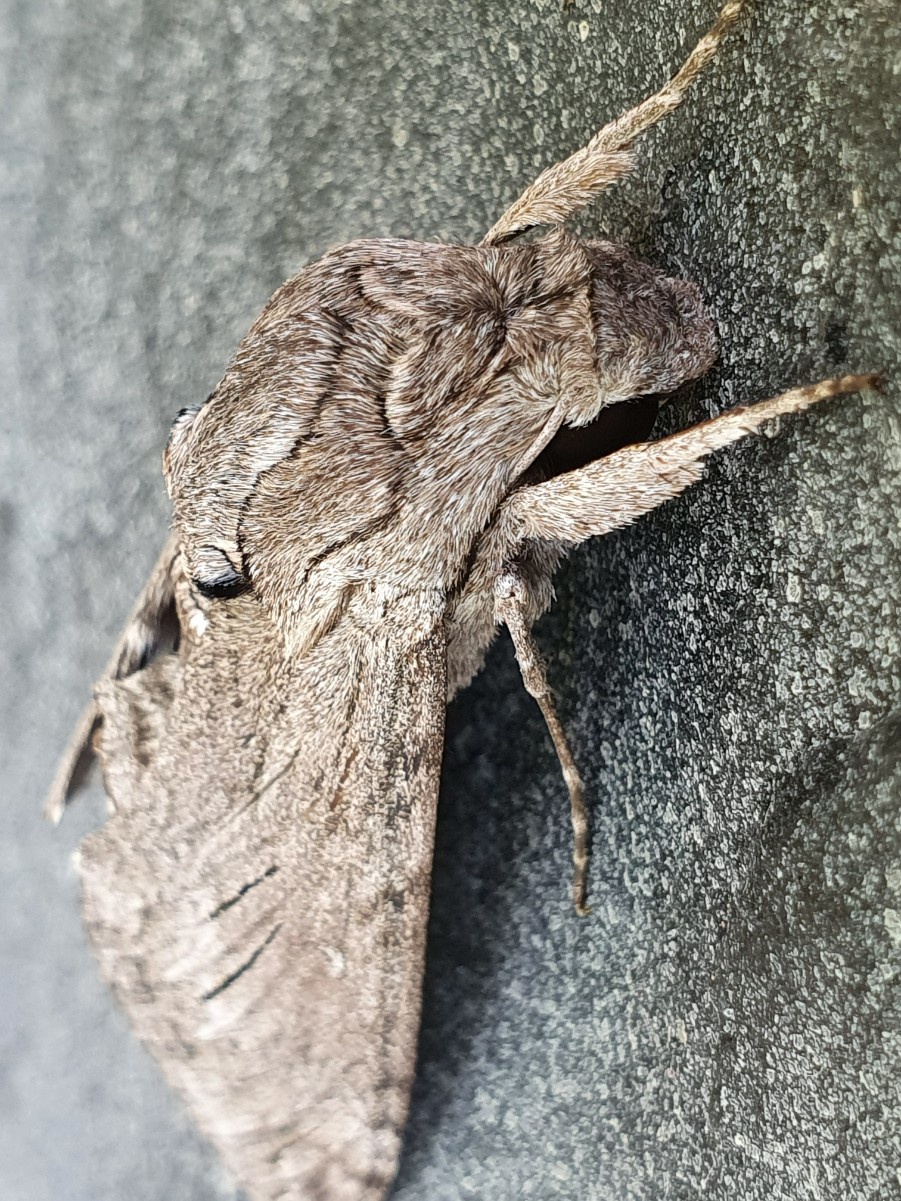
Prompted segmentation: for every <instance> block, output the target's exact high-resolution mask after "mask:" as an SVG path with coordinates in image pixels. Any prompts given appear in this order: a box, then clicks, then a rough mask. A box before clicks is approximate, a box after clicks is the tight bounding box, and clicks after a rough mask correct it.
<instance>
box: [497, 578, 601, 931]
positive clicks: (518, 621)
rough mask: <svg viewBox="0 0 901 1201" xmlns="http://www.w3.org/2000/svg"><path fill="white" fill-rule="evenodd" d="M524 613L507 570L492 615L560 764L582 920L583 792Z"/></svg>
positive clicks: (518, 581) (522, 587)
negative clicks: (500, 624)
mask: <svg viewBox="0 0 901 1201" xmlns="http://www.w3.org/2000/svg"><path fill="white" fill-rule="evenodd" d="M528 610H529V605H528V591H527V588H526V584H525V581H524V580H523V578H522V575H521V574H520V573H519V572H518V571H517V569H516V567H515V566H508V567H507V569H506V570H505V571H504V572H503V574H502V575H500V576H499V577H498V578H497V580H496V581H495V585H494V612H495V616H496V618H497V620H498V621H502V622H503V623H504V625H505V626H506V627H507V629H508V630H509V631H510V637H511V638H512V640H513V648H514V650H515V652H516V659H517V662H518V663H519V670H520V672H521V673H522V680H523V684H525V687H526V691H527V692H528V693H530V695H531V696H533V697H534V698H535V700H536V701H537V702H538V707H539V708H540V709H541V712H542V715H543V717H544V720H545V722H546V723H547V728H548V732H549V733H550V736H551V739H552V740H553V743H554V750H555V751H556V752H557V758H558V759H559V760H560V767H561V768H562V770H563V779H564V780H565V781H566V787H567V790H568V791H569V802H570V813H571V816H572V826H573V836H574V844H573V883H572V898H573V905H574V906H575V909H576V912H577V913H579V914H581V915H583V916H584V915H585V914H587V913H588V909H587V907H586V905H585V893H586V876H587V871H588V857H589V854H588V834H589V830H588V810H587V809H586V807H585V790H584V787H583V785H582V778H581V776H580V775H579V770H578V768H577V767H576V762H575V760H574V759H573V754H572V751H571V750H570V748H569V743H568V742H567V741H566V734H565V733H564V730H563V726H562V725H561V723H560V718H559V717H558V716H557V710H556V708H555V707H554V701H553V697H552V696H551V689H550V685H549V684H548V681H547V672H546V670H545V663H544V660H543V659H542V657H541V652H540V651H539V649H538V644H537V643H536V642H535V638H534V635H533V634H532V625H531V621H530V620H529V617H528Z"/></svg>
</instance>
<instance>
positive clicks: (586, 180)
mask: <svg viewBox="0 0 901 1201" xmlns="http://www.w3.org/2000/svg"><path fill="white" fill-rule="evenodd" d="M745 7H746V0H727V3H726V4H724V5H723V7H722V9H721V10H720V14H719V16H718V17H717V19H716V22H715V23H714V25H713V27H712V28H711V29H710V30H709V31H708V32H707V33H706V34H705V35H704V37H702V38H701V40H700V41H699V42H698V44H697V46H695V48H694V50H692V52H691V54H690V55H689V56H688V58H687V59H686V60H685V62H684V63H683V64H682V66H681V67H680V69H679V70H678V71H677V72H676V74H675V75H674V76H673V77H672V79H670V80H669V82H668V83H666V84H665V85H664V86H663V87H662V88H661V89H660V91H659V92H655V93H654V95H653V96H649V97H648V98H647V99H646V100H643V101H642V102H641V103H640V104H637V105H636V106H635V107H634V108H630V109H629V110H628V111H627V112H625V113H623V114H622V116H620V117H617V118H616V120H615V121H611V122H610V124H609V125H605V126H604V128H603V129H601V130H599V131H598V132H597V133H596V134H595V135H594V137H593V138H592V139H591V141H590V142H589V143H588V145H587V146H583V147H582V148H581V149H580V150H577V151H576V152H575V154H572V155H570V157H569V158H567V159H564V160H563V162H562V163H555V164H554V165H553V166H552V167H548V168H547V170H545V171H543V172H542V173H541V175H539V176H538V178H537V179H536V180H535V182H534V183H532V184H530V185H529V187H528V188H526V190H525V192H523V194H522V196H520V198H519V199H518V200H517V201H515V202H514V203H513V204H512V205H511V206H510V208H508V209H507V211H506V212H505V213H504V215H503V216H502V217H501V219H500V220H499V221H498V222H497V223H496V224H495V225H494V226H493V227H492V229H491V230H490V231H489V232H488V233H487V234H486V235H485V237H484V238H483V240H482V244H483V245H486V246H490V245H492V244H494V243H497V242H503V241H506V239H507V238H512V237H515V235H516V234H519V233H522V232H523V231H524V230H526V229H531V228H532V227H533V226H535V225H558V224H560V223H561V222H562V221H565V220H566V219H567V217H571V216H572V214H573V213H575V212H577V211H578V210H579V209H580V208H584V207H585V205H586V204H588V203H589V201H591V200H593V199H594V197H595V196H596V195H597V194H598V192H601V191H603V189H604V188H606V187H609V186H610V184H614V183H616V182H617V181H618V180H620V179H622V178H623V177H624V176H626V175H628V174H629V172H630V171H631V170H632V167H633V158H632V153H631V148H632V143H633V142H634V141H635V139H636V138H637V137H638V136H639V135H640V134H643V133H645V132H646V130H648V129H651V128H652V126H654V125H656V124H657V122H658V121H660V120H662V118H663V117H665V116H667V114H668V113H671V112H672V111H673V109H676V108H678V107H679V105H680V104H681V103H682V101H683V100H684V99H685V95H686V93H687V92H688V89H689V88H690V87H691V85H692V84H693V83H694V81H695V80H696V79H697V77H698V76H699V75H700V73H701V72H702V71H703V70H704V68H705V67H706V66H707V64H708V63H709V62H710V61H711V59H713V58H714V57H715V55H716V53H717V51H718V50H719V48H720V45H721V43H722V41H723V39H724V38H725V37H726V35H727V33H728V32H729V30H730V29H731V28H732V26H733V25H734V24H735V22H736V21H737V20H738V18H739V17H740V16H741V14H742V12H743V10H744V9H745Z"/></svg>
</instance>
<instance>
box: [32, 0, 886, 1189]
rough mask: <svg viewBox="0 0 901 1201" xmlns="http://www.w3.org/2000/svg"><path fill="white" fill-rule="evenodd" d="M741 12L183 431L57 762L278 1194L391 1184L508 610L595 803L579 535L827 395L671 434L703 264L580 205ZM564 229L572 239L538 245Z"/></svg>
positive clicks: (694, 354)
mask: <svg viewBox="0 0 901 1201" xmlns="http://www.w3.org/2000/svg"><path fill="white" fill-rule="evenodd" d="M742 8H743V4H742V3H741V2H740V0H732V2H730V3H727V4H726V5H725V6H724V7H723V9H722V10H721V12H720V15H719V17H718V19H717V21H716V23H715V24H714V26H713V28H712V29H711V30H710V32H709V33H708V34H707V35H706V36H705V37H704V38H702V40H701V41H700V42H699V43H698V45H697V47H696V48H695V50H694V51H693V52H692V53H691V54H690V56H689V57H688V59H687V60H686V62H685V64H684V65H683V67H682V68H681V69H680V71H679V72H678V73H677V74H676V75H675V76H674V77H673V78H672V79H671V80H670V82H669V83H667V84H666V85H665V86H664V87H663V89H662V90H661V91H659V92H657V93H655V94H654V95H653V96H651V97H650V98H649V99H647V100H645V101H643V102H642V103H641V104H638V105H637V106H636V107H635V108H633V109H631V110H630V111H629V112H627V113H625V114H624V115H623V116H621V117H619V118H617V119H616V120H615V121H613V122H612V123H611V124H609V125H607V126H605V127H604V128H603V129H602V130H601V131H600V132H599V133H598V134H597V135H596V136H595V137H594V138H593V139H592V140H591V142H589V143H588V145H587V146H585V147H583V148H582V149H580V150H578V151H577V152H576V153H575V154H573V155H572V156H571V157H570V158H569V159H567V160H565V161H564V162H562V163H559V164H557V165H556V166H553V167H551V168H549V169H548V170H547V171H545V172H544V173H543V174H542V175H541V176H540V177H539V178H538V179H537V180H536V181H535V182H534V183H533V184H532V185H531V186H530V187H529V188H527V189H526V191H525V192H524V193H523V195H522V196H521V197H520V199H519V200H517V201H516V203H514V204H513V205H512V206H511V207H510V208H509V209H508V210H507V212H506V213H505V214H504V215H503V216H502V217H501V219H500V220H499V221H498V222H497V224H496V225H495V226H494V227H493V229H492V230H491V231H490V232H489V233H488V234H487V236H486V237H485V238H484V240H483V241H482V242H481V244H479V245H478V246H448V245H438V244H433V243H418V242H408V241H390V240H370V241H359V242H354V243H351V244H350V245H347V246H344V247H341V248H340V249H337V250H334V251H331V252H330V253H328V254H326V255H325V256H324V257H323V258H322V259H320V260H319V261H318V262H316V263H313V264H312V265H311V266H309V267H307V268H305V269H304V270H303V271H301V272H300V274H299V275H297V276H295V277H294V278H293V279H291V280H289V281H288V282H287V283H286V284H284V285H283V286H282V287H281V288H280V289H279V290H278V291H277V292H276V293H275V295H274V296H273V297H272V299H271V300H270V301H269V303H268V304H267V306H266V308H265V309H264V310H263V312H262V314H261V315H260V317H259V318H258V320H257V321H256V322H255V324H254V325H253V327H252V328H251V330H250V332H249V333H248V335H247V336H246V338H245V339H244V341H243V342H242V343H241V346H240V347H239V349H238V351H237V353H236V355H235V357H234V358H233V360H232V361H231V363H230V365H229V366H228V368H227V370H226V373H225V376H224V377H223V379H222V381H221V383H220V384H219V386H218V387H217V388H216V390H215V392H214V393H213V394H212V396H211V397H210V398H209V399H208V401H207V402H206V403H205V404H204V405H203V406H202V407H199V408H197V409H191V410H184V411H183V412H182V413H181V414H179V416H178V418H177V419H176V421H175V424H174V426H173V429H172V434H171V437H170V440H169V444H168V446H167V449H166V452H165V459H164V463H165V472H166V479H167V484H168V488H169V492H170V496H171V499H172V503H173V509H174V530H173V534H172V536H171V538H170V540H169V542H168V543H167V545H166V548H165V550H164V552H163V554H162V556H161V558H160V559H159V561H158V563H157V565H156V567H155V568H154V570H153V572H152V574H151V577H150V580H149V581H148V583H147V585H146V587H145V589H144V590H143V592H142V594H141V596H140V598H139V600H138V603H137V605H136V607H135V609H134V611H133V613H132V615H131V617H130V618H129V620H128V623H127V625H126V628H125V631H124V633H123V634H122V636H121V638H120V640H119V643H118V645H117V647H116V649H115V652H114V655H113V657H112V659H111V661H110V663H109V665H108V667H107V670H106V671H105V673H104V675H103V677H102V678H101V680H100V683H99V684H98V685H97V689H96V694H95V701H94V703H93V704H92V705H91V706H90V708H89V709H88V711H87V712H86V714H85V715H84V717H83V719H82V721H81V723H80V725H79V727H78V730H77V731H76V736H75V738H74V740H73V743H72V746H71V748H70V751H69V753H68V754H67V756H66V758H65V759H64V761H63V763H62V764H61V766H60V769H59V771H58V773H57V777H56V779H55V782H54V784H53V788H52V793H51V797H50V800H49V811H50V813H51V814H52V815H53V816H54V817H59V816H60V814H61V813H62V811H63V808H64V805H65V803H66V800H67V797H68V795H69V793H70V792H71V790H72V788H73V787H74V786H75V785H76V783H77V782H78V780H79V779H80V778H81V776H82V775H83V771H84V768H85V766H86V765H87V762H88V761H89V759H90V755H91V751H92V747H93V745H94V744H95V743H96V749H97V751H98V753H99V755H100V758H101V761H102V765H103V771H104V778H105V783H106V787H107V790H108V793H109V796H110V800H111V806H112V815H111V817H110V819H109V820H108V821H107V823H106V825H105V826H104V827H103V829H102V830H100V831H99V832H98V833H96V834H94V835H92V836H91V837H90V838H88V839H87V840H86V841H85V842H84V843H83V845H82V852H81V872H82V878H83V897H84V913H85V920H86V923H87V927H88V930H89V933H90V937H91V941H92V943H93V946H94V949H95V952H96V954H97V957H98V959H99V961H100V965H101V969H102V972H103V974H104V976H105V977H106V979H107V980H108V981H109V982H110V984H111V986H112V987H113V989H114V991H115V993H116V996H117V997H118V999H119V1001H120V1002H121V1004H122V1006H123V1007H124V1009H125V1010H126V1012H127V1013H128V1015H129V1017H130V1019H131V1021H132V1023H133V1025H134V1027H135V1029H136V1031H137V1033H138V1035H139V1036H140V1037H141V1038H142V1039H143V1040H144V1042H145V1043H146V1044H147V1045H148V1047H149V1048H150V1050H151V1051H152V1052H153V1054H154V1055H155V1056H156V1058H157V1059H158V1060H159V1062H160V1064H161V1066H162V1069H163V1071H164V1073H165V1074H166V1076H167V1078H168V1079H169V1080H170V1082H171V1083H172V1084H173V1086H174V1087H175V1088H176V1089H177V1090H178V1091H179V1092H180V1093H181V1094H182V1095H183V1097H184V1098H185V1099H186V1100H187V1103H188V1105H189V1106H190V1108H191V1110H192V1111H193V1113H194V1115H195V1117H196V1119H197V1121H198V1123H199V1125H200V1126H201V1128H202V1129H203V1130H204V1131H205V1132H206V1133H207V1134H208V1135H209V1136H210V1138H211V1139H212V1140H213V1142H214V1143H215V1144H216V1146H217V1147H218V1148H219V1149H220V1151H221V1152H222V1154H223V1156H224V1157H225V1159H226V1160H227V1162H228V1163H229V1164H230V1166H231V1167H232V1169H233V1170H234V1172H235V1174H236V1176H237V1177H238V1178H239V1180H240V1181H241V1182H242V1184H243V1186H244V1187H245V1188H246V1190H247V1192H248V1194H249V1195H250V1197H251V1198H253V1199H254V1201H275V1199H276V1198H281V1199H289V1201H290V1199H295V1201H300V1199H304V1201H310V1199H318V1201H376V1199H377V1198H381V1197H382V1196H383V1195H384V1193H385V1191H386V1190H387V1189H388V1187H389V1186H390V1183H391V1181H392V1179H393V1177H394V1174H395V1169H396V1164H397V1159H398V1155H399V1148H400V1141H401V1134H402V1130H403V1124H404V1121H405V1116H406V1112H407V1107H408V1102H409V1094H410V1088H411V1082H412V1078H413V1070H414V1058H415V1050H416V1038H417V1029H418V1023H419V1010H420V993H421V982H422V973H423V962H424V948H425V931H426V919H427V914H428V903H429V882H430V872H431V861H432V843H433V831H434V822H435V809H436V804H437V797H438V781H439V772H440V765H441V756H442V743H443V732H444V714H445V707H446V703H447V700H448V698H449V697H451V696H453V695H454V694H455V693H456V692H457V691H458V690H459V689H460V688H462V687H463V686H464V685H465V684H466V683H467V682H468V681H469V680H470V679H471V678H472V676H473V675H474V674H475V673H476V672H477V671H478V670H479V668H480V667H481V665H482V663H483V661H484V657H485V654H486V650H487V648H488V646H489V644H490V643H491V641H492V639H493V638H494V636H495V633H496V631H497V628H498V624H499V623H502V624H503V625H505V626H506V627H507V629H508V630H509V632H510V634H511V636H512V639H513V643H514V646H515V650H516V654H517V658H518V660H519V663H520V666H521V669H522V674H523V679H524V682H525V685H526V687H527V689H528V690H529V692H530V693H531V694H532V695H533V696H534V697H535V698H536V700H537V701H538V703H539V705H540V706H541V709H542V712H543V713H544V716H545V718H546V720H547V724H548V728H549V730H550V733H551V735H552V738H553V741H554V745H555V747H556V749H557V752H558V755H559V757H560V761H561V764H562V766H563V771H564V776H565V780H566V784H567V787H568V789H569V794H570V798H571V809H572V818H573V826H574V830H575V854H574V858H575V874H574V881H573V900H574V903H575V907H576V909H577V910H579V911H581V912H584V911H585V908H586V906H585V896H586V872H587V865H588V820H587V813H586V807H585V801H584V796H583V788H582V784H581V781H580V778H579V774H578V771H577V769H576V765H575V762H574V759H573V756H572V754H571V752H570V750H569V747H568V745H567V742H566V738H565V735H564V732H563V728H562V725H561V723H560V721H559V719H558V717H557V714H556V712H555V708H554V704H553V700H552V696H551V692H550V689H549V687H548V683H547V679H546V675H545V670H544V666H543V663H542V660H541V657H540V655H539V653H538V651H537V648H536V646H535V643H534V639H533V636H532V626H533V624H534V622H535V620H536V619H537V617H538V616H539V615H540V614H541V613H542V612H543V611H544V610H545V609H546V608H547V606H548V605H549V603H550V599H551V578H552V575H553V572H554V569H555V568H556V566H557V564H558V562H559V561H560V559H561V557H562V556H563V554H564V553H565V552H566V550H567V549H568V548H569V547H572V546H574V545H576V544H577V543H579V542H582V541H584V540H585V539H587V538H590V537H593V536H595V535H600V534H605V533H607V532H608V531H610V530H614V529H617V528H618V527H621V526H623V525H625V524H627V523H629V522H631V521H633V520H635V518H637V517H638V516H639V515H640V514H642V513H645V512H648V511H649V510H651V509H653V508H655V507H656V506H657V505H659V504H662V503H663V502H664V501H665V500H667V499H669V498H670V497H674V496H676V495H678V494H679V493H680V492H682V491H683V489H685V488H686V487H687V486H688V485H689V484H691V483H693V482H694V481H696V480H697V479H698V478H699V477H700V475H701V471H702V464H703V461H704V459H705V457H706V456H707V455H708V454H709V453H710V452H711V451H713V450H716V449H718V448H720V447H723V446H726V445H727V444H728V443H730V442H733V441H735V440H737V439H739V438H741V437H743V436H744V435H745V434H747V433H750V432H751V431H753V430H755V429H757V428H759V427H760V426H761V425H762V424H763V423H764V422H765V421H768V420H769V419H771V418H773V417H776V416H778V415H780V414H786V413H794V412H799V411H801V410H803V409H805V408H807V407H808V406H810V405H812V404H814V403H816V402H817V401H820V400H823V399H825V398H826V397H829V396H834V395H837V394H839V393H847V392H854V391H857V390H860V389H862V388H866V387H871V386H874V384H875V383H876V380H875V377H873V376H869V375H848V376H845V377H843V378H841V379H834V380H826V381H824V382H822V383H818V384H814V385H812V386H810V387H802V388H796V389H793V390H792V391H789V392H786V393H784V394H783V395H781V396H777V397H775V398H773V399H771V400H767V401H764V402H762V403H760V404H757V405H754V406H752V407H750V408H744V409H733V410H731V411H729V412H726V413H724V414H722V415H721V416H719V417H717V418H714V419H713V420H710V421H707V422H705V423H703V424H701V425H697V426H695V427H693V428H691V429H688V430H685V431H683V432H681V433H677V434H673V435H671V436H670V437H666V438H662V439H660V440H658V441H645V440H644V439H646V438H647V436H648V434H649V433H650V428H651V425H652V424H653V419H654V415H655V413H656V410H657V405H658V403H659V400H660V399H661V397H666V396H667V395H669V394H671V393H672V392H673V391H674V390H675V389H676V388H678V387H679V386H680V385H681V384H682V383H684V382H685V381H686V380H690V379H693V378H696V377H698V376H700V375H701V374H703V373H704V372H705V371H706V370H707V369H708V367H709V366H710V365H711V363H712V362H713V360H714V358H715V356H716V353H717V345H716V337H715V333H714V328H713V323H712V321H711V319H710V317H709V316H708V314H707V312H706V310H705V308H704V305H703V303H702V301H701V298H700V295H699V293H698V290H697V288H696V287H695V286H694V285H693V284H692V283H689V282H687V281H684V280H680V279H672V278H668V277H666V276H665V275H664V274H663V273H662V272H660V271H658V270H655V269H653V268H651V267H649V266H647V265H645V264H643V263H641V262H639V261H637V260H636V259H634V258H633V257H632V256H631V255H630V254H629V253H627V251H625V250H624V249H622V248H620V247H618V246H616V245H613V244H611V243H607V242H598V241H585V240H580V239H578V238H575V237H573V236H570V235H568V234H567V233H565V232H564V231H563V229H562V223H563V222H564V221H565V220H566V219H567V218H568V217H569V216H570V215H571V214H572V213H573V212H575V211H576V210H577V209H579V208H581V207H582V206H583V205H585V204H587V203H588V202H589V201H590V200H591V199H592V198H593V197H594V196H596V195H597V194H598V193H599V192H600V191H601V190H603V189H604V188H606V187H607V186H609V185H611V184H613V183H616V182H617V181H619V180H621V179H623V178H624V177H625V176H626V175H628V173H629V172H630V171H631V169H632V166H633V158H632V146H633V143H634V142H635V140H636V139H637V137H638V136H639V135H640V134H641V133H643V132H644V131H645V130H647V129H649V128H650V127H651V126H653V125H654V124H656V122H658V121H659V120H660V119H661V117H663V116H664V115H666V114H667V113H669V112H671V111H672V110H673V109H675V108H676V107H677V106H678V105H679V104H680V103H681V101H682V99H683V98H684V96H685V93H686V91H687V89H688V88H689V87H690V85H691V83H692V82H693V81H694V79H695V78H696V77H697V75H698V74H699V72H700V71H701V70H702V69H703V68H704V67H705V66H706V65H707V63H708V62H709V61H710V60H711V59H712V58H713V56H714V55H715V54H716V52H717V50H718V48H719V45H720V43H721V41H722V39H723V37H724V36H725V34H726V33H727V31H728V30H729V29H730V28H731V26H732V25H733V24H734V23H735V21H736V20H737V18H738V16H739V13H740V12H741V10H742ZM539 226H551V227H552V229H551V232H550V233H549V234H547V235H546V236H544V237H542V238H539V239H538V240H535V241H532V242H528V243H522V242H517V241H515V240H514V239H515V238H516V236H517V235H519V234H521V233H523V232H525V231H526V230H529V229H534V228H535V227H539Z"/></svg>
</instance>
